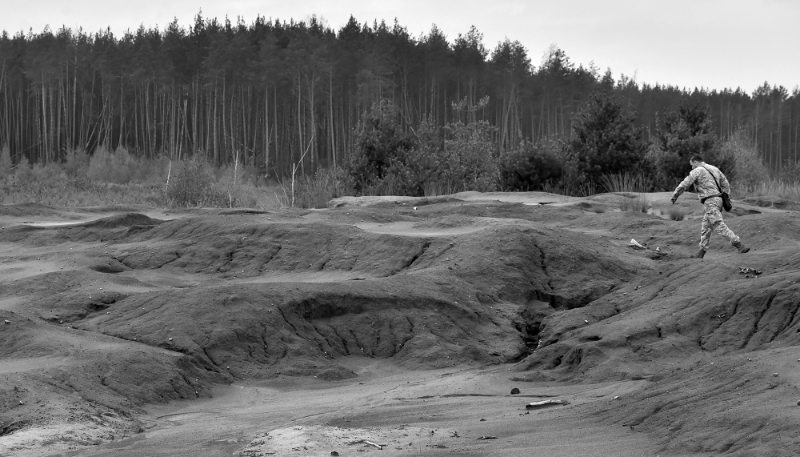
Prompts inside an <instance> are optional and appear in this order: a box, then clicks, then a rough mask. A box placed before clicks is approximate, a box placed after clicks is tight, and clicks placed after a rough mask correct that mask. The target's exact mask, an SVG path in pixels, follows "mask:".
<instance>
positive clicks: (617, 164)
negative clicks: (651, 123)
mask: <svg viewBox="0 0 800 457" xmlns="http://www.w3.org/2000/svg"><path fill="white" fill-rule="evenodd" d="M635 121H636V114H635V113H632V112H626V110H625V109H624V108H623V106H622V102H621V101H620V99H619V98H616V97H610V96H608V95H605V94H602V93H595V94H593V95H591V96H590V97H589V101H588V102H587V104H586V106H584V107H583V109H581V110H580V111H579V112H578V113H577V114H576V115H575V117H574V118H573V124H572V130H573V133H574V135H573V136H574V139H573V140H572V142H571V150H572V154H573V157H572V160H573V161H574V163H575V168H576V169H577V172H578V174H579V175H582V177H583V178H584V180H586V181H591V182H594V183H599V181H600V178H601V176H602V175H603V174H609V173H610V174H615V173H624V172H629V171H634V170H635V169H636V168H637V167H638V165H639V164H640V163H641V162H642V159H643V158H644V156H645V152H646V146H645V144H644V142H643V141H642V131H641V129H640V128H638V127H636V126H635Z"/></svg>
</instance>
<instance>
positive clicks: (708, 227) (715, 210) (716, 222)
mask: <svg viewBox="0 0 800 457" xmlns="http://www.w3.org/2000/svg"><path fill="white" fill-rule="evenodd" d="M704 205H705V214H703V223H702V224H701V225H700V249H702V250H704V251H707V250H708V242H709V241H710V240H711V232H717V235H722V236H724V237H725V238H727V239H728V241H730V242H731V244H734V243H738V242H739V237H738V236H736V234H735V233H733V231H732V230H731V229H729V228H728V226H727V225H725V221H723V220H722V213H721V212H720V208H722V198H720V197H712V198H709V199H707V200H706V201H705V203H704Z"/></svg>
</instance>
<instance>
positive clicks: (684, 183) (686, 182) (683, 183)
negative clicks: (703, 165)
mask: <svg viewBox="0 0 800 457" xmlns="http://www.w3.org/2000/svg"><path fill="white" fill-rule="evenodd" d="M696 170H697V168H695V169H694V170H692V171H691V172H690V173H689V176H687V177H686V178H685V179H684V180H683V181H681V183H680V184H678V187H676V188H675V192H673V193H672V198H671V199H670V200H671V201H672V204H675V201H676V200H678V197H680V196H681V194H682V193H683V192H684V191H686V189H688V188H689V186H691V185H692V184H694V181H695V179H696V177H697V174H696V173H695V171H696Z"/></svg>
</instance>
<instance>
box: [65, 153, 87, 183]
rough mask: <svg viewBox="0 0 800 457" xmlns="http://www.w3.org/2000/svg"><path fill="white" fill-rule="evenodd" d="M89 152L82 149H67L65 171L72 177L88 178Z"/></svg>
mask: <svg viewBox="0 0 800 457" xmlns="http://www.w3.org/2000/svg"><path fill="white" fill-rule="evenodd" d="M89 163H90V157H89V154H86V152H84V151H82V150H77V149H70V150H69V151H67V156H66V161H65V162H64V165H63V167H64V172H65V173H66V174H67V176H69V177H70V178H73V179H76V178H87V177H88V173H89Z"/></svg>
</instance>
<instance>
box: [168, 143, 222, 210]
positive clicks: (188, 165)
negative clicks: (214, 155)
mask: <svg viewBox="0 0 800 457" xmlns="http://www.w3.org/2000/svg"><path fill="white" fill-rule="evenodd" d="M215 184H216V183H215V181H214V174H213V170H212V169H211V167H209V166H208V164H207V163H206V161H205V160H204V159H203V158H202V157H200V156H199V155H197V156H195V157H193V158H191V159H184V160H181V161H177V162H172V166H171V172H170V175H169V179H168V181H167V186H166V198H167V204H168V205H169V206H182V207H186V206H223V207H224V206H229V196H228V195H226V193H225V192H223V191H222V190H220V189H218V188H217V187H216V185H215Z"/></svg>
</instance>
